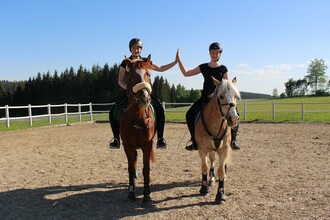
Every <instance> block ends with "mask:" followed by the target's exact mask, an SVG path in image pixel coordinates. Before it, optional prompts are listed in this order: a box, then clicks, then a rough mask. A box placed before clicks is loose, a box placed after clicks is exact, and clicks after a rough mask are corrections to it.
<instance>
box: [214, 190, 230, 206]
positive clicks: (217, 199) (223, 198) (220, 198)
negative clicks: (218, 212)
mask: <svg viewBox="0 0 330 220" xmlns="http://www.w3.org/2000/svg"><path fill="white" fill-rule="evenodd" d="M226 200H227V197H226V195H225V194H224V193H223V192H219V193H218V194H217V196H216V197H215V202H216V203H217V204H221V203H222V202H225V201H226Z"/></svg>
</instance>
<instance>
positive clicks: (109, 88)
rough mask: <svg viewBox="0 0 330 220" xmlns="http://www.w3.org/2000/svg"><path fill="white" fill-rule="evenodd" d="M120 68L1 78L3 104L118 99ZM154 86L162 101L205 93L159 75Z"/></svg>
mask: <svg viewBox="0 0 330 220" xmlns="http://www.w3.org/2000/svg"><path fill="white" fill-rule="evenodd" d="M118 70H119V65H118V64H114V65H113V66H112V67H110V66H109V65H108V64H105V65H104V66H103V67H100V66H99V65H93V67H92V69H91V70H89V69H86V68H83V67H82V66H81V65H80V67H79V69H78V70H77V71H75V70H74V68H73V67H70V68H69V69H66V70H65V71H63V72H61V73H60V74H59V73H58V72H57V71H55V72H54V73H53V74H51V73H50V72H49V71H48V72H47V73H43V74H41V73H38V74H37V76H35V77H33V78H29V79H28V80H26V81H19V82H16V81H15V82H9V81H0V106H4V105H10V106H15V105H16V106H21V105H23V106H25V105H28V104H31V105H44V104H63V103H89V102H92V103H108V102H115V101H116V100H117V98H118V97H119V96H120V94H122V93H123V92H124V90H123V89H122V88H121V87H120V86H119V85H118V83H117V78H118ZM152 89H153V94H154V95H155V96H156V97H157V98H158V100H159V101H160V102H187V103H191V102H194V101H196V100H197V99H198V98H199V97H200V95H201V91H200V90H194V89H191V90H186V89H185V87H184V86H182V85H181V84H179V85H177V86H174V84H172V85H170V84H169V82H168V81H167V80H166V79H164V78H163V77H162V76H161V77H159V76H156V77H155V79H154V81H153V84H152Z"/></svg>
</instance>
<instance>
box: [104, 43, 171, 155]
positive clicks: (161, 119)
mask: <svg viewBox="0 0 330 220" xmlns="http://www.w3.org/2000/svg"><path fill="white" fill-rule="evenodd" d="M128 46H129V50H130V52H131V56H130V57H129V59H131V60H135V59H146V58H143V57H141V55H140V54H141V52H142V47H143V44H142V41H141V40H140V39H139V38H133V39H132V40H130V42H129V45H128ZM176 63H177V61H176V60H175V61H173V62H171V63H169V64H167V65H163V66H158V65H157V64H155V63H153V62H151V64H152V70H154V71H157V72H164V71H166V70H168V69H170V68H172V67H173V66H174V65H175V64H176ZM125 70H126V61H125V60H123V61H122V62H121V64H120V68H119V74H118V84H119V85H120V86H121V87H122V88H123V89H125V90H126V82H125V72H126V71H125ZM126 100H127V96H126V93H125V94H123V95H122V96H121V97H120V98H119V99H118V100H117V102H116V103H115V105H113V106H112V108H111V109H110V112H109V119H110V125H111V129H112V132H113V138H112V140H111V141H110V144H109V147H110V148H112V149H118V148H119V147H120V138H119V121H117V120H116V119H115V109H116V107H117V106H118V105H121V104H123V103H125V102H126ZM151 104H152V106H153V107H154V109H155V111H156V116H157V119H156V123H157V124H156V126H157V136H158V140H157V148H160V149H165V148H166V142H165V139H164V137H163V135H164V126H165V113H164V109H163V107H162V105H161V104H160V103H159V101H158V100H157V98H156V97H155V96H154V95H153V94H151Z"/></svg>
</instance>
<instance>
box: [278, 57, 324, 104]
mask: <svg viewBox="0 0 330 220" xmlns="http://www.w3.org/2000/svg"><path fill="white" fill-rule="evenodd" d="M327 68H328V66H327V65H326V64H325V60H323V59H313V60H312V61H311V62H310V63H309V65H308V69H307V73H308V74H307V75H306V76H305V77H304V78H303V79H298V80H294V79H293V78H290V79H289V80H288V81H287V82H286V83H284V85H285V93H282V94H281V95H280V97H282V98H283V97H294V96H305V95H307V94H308V93H309V89H310V94H314V95H318V96H320V95H329V94H330V93H329V90H330V80H329V81H328V77H327V76H326V70H327ZM273 96H274V97H276V96H277V90H276V89H274V90H273Z"/></svg>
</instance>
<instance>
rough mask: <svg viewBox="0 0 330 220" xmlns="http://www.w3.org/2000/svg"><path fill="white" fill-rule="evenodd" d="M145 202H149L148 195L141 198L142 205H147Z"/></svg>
mask: <svg viewBox="0 0 330 220" xmlns="http://www.w3.org/2000/svg"><path fill="white" fill-rule="evenodd" d="M147 202H151V197H150V195H145V196H144V197H143V200H142V203H147Z"/></svg>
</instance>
